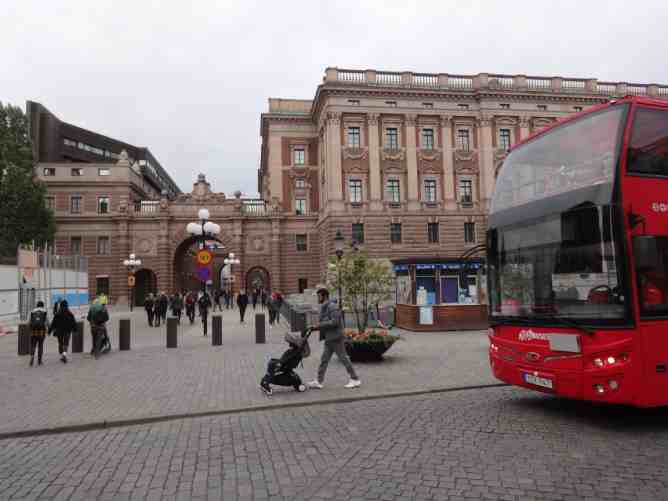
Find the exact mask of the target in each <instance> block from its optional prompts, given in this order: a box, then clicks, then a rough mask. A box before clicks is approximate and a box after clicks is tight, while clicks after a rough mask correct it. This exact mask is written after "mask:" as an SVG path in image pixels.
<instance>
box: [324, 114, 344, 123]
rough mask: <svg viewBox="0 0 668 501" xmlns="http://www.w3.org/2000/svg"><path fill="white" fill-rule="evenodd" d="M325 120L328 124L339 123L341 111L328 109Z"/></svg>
mask: <svg viewBox="0 0 668 501" xmlns="http://www.w3.org/2000/svg"><path fill="white" fill-rule="evenodd" d="M327 122H328V123H329V124H330V125H339V124H340V123H341V113H339V112H337V111H328V112H327Z"/></svg>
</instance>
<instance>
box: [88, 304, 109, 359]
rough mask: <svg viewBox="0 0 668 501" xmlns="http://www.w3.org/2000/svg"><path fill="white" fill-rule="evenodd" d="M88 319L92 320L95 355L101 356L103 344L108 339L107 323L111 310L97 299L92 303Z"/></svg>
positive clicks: (91, 327)
mask: <svg viewBox="0 0 668 501" xmlns="http://www.w3.org/2000/svg"><path fill="white" fill-rule="evenodd" d="M86 320H88V322H90V333H91V336H92V338H93V356H94V357H95V358H96V359H97V358H100V352H101V351H102V347H103V345H105V344H106V342H107V341H108V336H107V326H106V324H107V322H108V321H109V312H108V311H107V308H106V306H105V305H104V304H103V303H102V302H101V301H100V300H99V299H96V300H95V301H94V302H93V304H92V305H91V307H90V309H89V310H88V316H87V317H86Z"/></svg>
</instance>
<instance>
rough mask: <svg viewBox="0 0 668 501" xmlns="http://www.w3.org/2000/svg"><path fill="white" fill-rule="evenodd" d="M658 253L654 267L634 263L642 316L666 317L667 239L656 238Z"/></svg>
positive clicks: (667, 309) (667, 296) (667, 304)
mask: <svg viewBox="0 0 668 501" xmlns="http://www.w3.org/2000/svg"><path fill="white" fill-rule="evenodd" d="M656 246H657V249H658V253H659V259H658V264H657V266H656V267H653V268H649V269H648V268H647V267H646V266H645V265H644V263H640V262H638V261H636V268H637V269H638V292H639V294H640V311H641V314H642V315H643V316H650V317H654V316H668V237H656Z"/></svg>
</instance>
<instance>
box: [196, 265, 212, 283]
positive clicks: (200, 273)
mask: <svg viewBox="0 0 668 501" xmlns="http://www.w3.org/2000/svg"><path fill="white" fill-rule="evenodd" d="M197 278H198V280H199V281H200V282H206V281H207V280H210V279H211V269H210V268H199V269H198V270H197Z"/></svg>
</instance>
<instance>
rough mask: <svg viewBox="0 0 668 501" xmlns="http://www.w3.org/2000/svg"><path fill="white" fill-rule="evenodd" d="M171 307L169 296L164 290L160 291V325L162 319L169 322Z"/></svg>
mask: <svg viewBox="0 0 668 501" xmlns="http://www.w3.org/2000/svg"><path fill="white" fill-rule="evenodd" d="M168 309H169V298H168V297H167V294H165V293H164V292H161V293H160V298H159V299H158V316H159V317H160V318H158V325H160V321H161V320H162V322H163V323H165V322H167V310H168Z"/></svg>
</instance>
